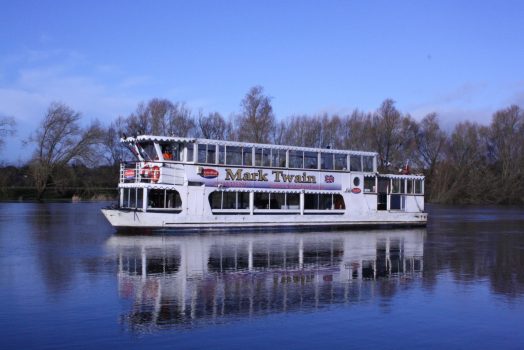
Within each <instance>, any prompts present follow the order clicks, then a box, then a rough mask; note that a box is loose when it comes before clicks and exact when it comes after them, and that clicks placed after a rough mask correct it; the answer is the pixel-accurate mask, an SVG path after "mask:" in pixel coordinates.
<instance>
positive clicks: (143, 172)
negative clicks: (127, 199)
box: [140, 165, 151, 179]
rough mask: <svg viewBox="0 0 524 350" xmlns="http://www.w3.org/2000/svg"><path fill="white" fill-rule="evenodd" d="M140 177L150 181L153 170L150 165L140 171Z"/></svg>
mask: <svg viewBox="0 0 524 350" xmlns="http://www.w3.org/2000/svg"><path fill="white" fill-rule="evenodd" d="M140 176H141V177H143V178H146V179H149V177H150V176H151V168H150V167H149V165H146V166H144V167H143V168H142V169H140Z"/></svg>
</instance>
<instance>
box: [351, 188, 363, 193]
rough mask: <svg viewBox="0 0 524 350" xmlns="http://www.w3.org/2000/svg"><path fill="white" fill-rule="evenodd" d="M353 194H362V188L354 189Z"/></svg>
mask: <svg viewBox="0 0 524 350" xmlns="http://www.w3.org/2000/svg"><path fill="white" fill-rule="evenodd" d="M351 192H353V193H360V192H362V190H361V189H360V188H358V187H354V188H352V189H351Z"/></svg>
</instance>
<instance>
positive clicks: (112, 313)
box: [0, 203, 524, 349]
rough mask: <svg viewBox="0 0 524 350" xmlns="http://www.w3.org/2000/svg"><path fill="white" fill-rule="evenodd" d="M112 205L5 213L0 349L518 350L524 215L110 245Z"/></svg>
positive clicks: (113, 241)
mask: <svg viewBox="0 0 524 350" xmlns="http://www.w3.org/2000/svg"><path fill="white" fill-rule="evenodd" d="M104 205H106V204H105V203H75V204H68V203H47V204H38V203H2V204H0V286H1V288H0V307H1V310H2V312H1V313H0V329H1V331H0V347H1V348H2V349H9V348H25V349H30V348H38V349H46V348H67V349H69V348H95V347H97V348H108V347H112V348H115V349H119V348H122V349H124V348H125V349H132V348H153V347H155V348H181V349H196V348H208V349H245V348H251V349H265V348H282V349H318V348H355V349H364V348H379V347H380V348H386V349H400V348H421V347H424V348H440V349H441V348H446V349H463V348H471V347H475V348H485V349H493V348H504V349H522V348H523V347H524V332H522V331H521V329H522V326H523V325H524V211H523V210H522V209H519V208H503V207H441V206H431V207H430V208H429V212H430V222H429V225H428V227H427V228H424V229H402V230H371V231H333V232H326V231H323V232H310V233H292V232H291V233H272V232H267V233H256V234H253V233H249V234H248V233H245V234H238V233H236V234H224V233H218V232H215V233H206V234H198V235H194V234H192V235H180V234H165V235H162V234H159V235H155V236H152V235H147V236H146V235H144V236H140V235H126V234H122V233H116V232H115V231H114V230H113V229H112V228H111V227H110V226H109V224H108V223H106V221H105V219H104V218H103V216H102V215H101V214H100V211H99V209H100V208H101V207H102V206H104Z"/></svg>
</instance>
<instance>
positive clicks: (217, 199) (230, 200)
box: [209, 191, 249, 209]
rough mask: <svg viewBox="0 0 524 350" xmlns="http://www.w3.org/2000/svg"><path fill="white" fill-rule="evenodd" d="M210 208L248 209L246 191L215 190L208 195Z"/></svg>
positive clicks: (247, 194)
mask: <svg viewBox="0 0 524 350" xmlns="http://www.w3.org/2000/svg"><path fill="white" fill-rule="evenodd" d="M209 204H210V205H211V209H249V193H248V192H224V191H215V192H213V193H211V194H210V195H209Z"/></svg>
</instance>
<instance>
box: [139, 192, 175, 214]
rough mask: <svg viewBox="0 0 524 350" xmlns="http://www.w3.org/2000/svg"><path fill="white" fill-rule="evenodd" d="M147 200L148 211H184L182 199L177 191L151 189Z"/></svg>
mask: <svg viewBox="0 0 524 350" xmlns="http://www.w3.org/2000/svg"><path fill="white" fill-rule="evenodd" d="M147 200H148V201H147V209H148V210H149V209H152V210H155V209H158V210H169V211H181V210H182V199H181V198H180V194H179V193H178V191H176V190H161V189H150V190H149V193H148V196H147Z"/></svg>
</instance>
